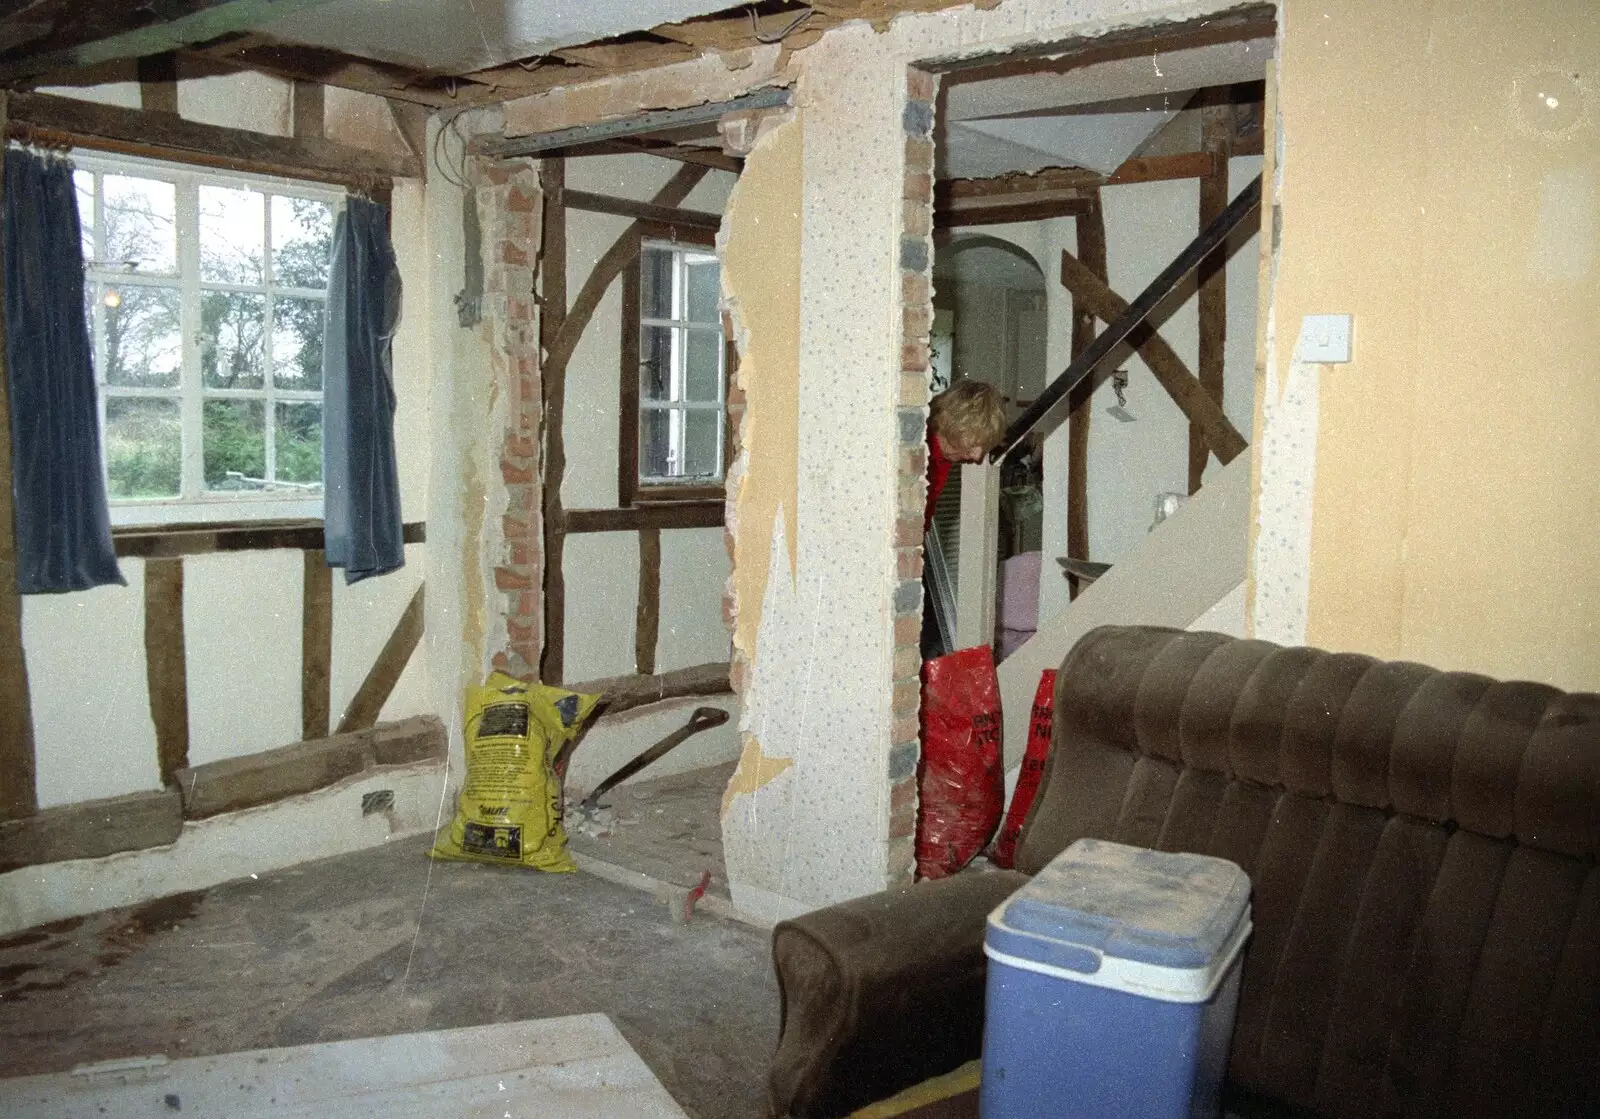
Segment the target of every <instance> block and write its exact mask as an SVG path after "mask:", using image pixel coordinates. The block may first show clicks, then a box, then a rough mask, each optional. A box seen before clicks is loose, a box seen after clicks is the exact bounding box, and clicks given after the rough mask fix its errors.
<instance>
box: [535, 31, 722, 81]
mask: <svg viewBox="0 0 1600 1119" xmlns="http://www.w3.org/2000/svg"><path fill="white" fill-rule="evenodd" d="M550 53H551V54H553V55H554V56H555V57H557V58H559V59H561V60H562V61H564V62H572V63H576V64H578V65H579V66H588V67H591V68H593V69H596V70H602V71H604V72H606V73H608V74H625V73H628V72H630V71H633V70H652V69H654V68H655V67H657V66H670V65H671V64H672V63H674V62H687V61H688V60H689V59H691V58H697V57H699V54H700V52H699V51H697V50H695V49H694V48H693V47H691V46H687V45H685V44H683V43H679V42H675V41H673V40H670V39H664V38H663V39H651V38H648V37H645V36H633V37H630V38H627V39H622V40H613V41H611V42H599V43H588V44H585V45H583V46H576V47H563V48H561V49H559V50H554V51H551V52H550Z"/></svg>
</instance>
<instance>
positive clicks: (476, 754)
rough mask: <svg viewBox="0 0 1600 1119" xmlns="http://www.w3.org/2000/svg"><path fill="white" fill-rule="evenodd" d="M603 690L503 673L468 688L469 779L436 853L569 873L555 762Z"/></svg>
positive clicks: (571, 866) (436, 843)
mask: <svg viewBox="0 0 1600 1119" xmlns="http://www.w3.org/2000/svg"><path fill="white" fill-rule="evenodd" d="M599 700H600V697H599V696H597V695H579V694H578V693H577V692H569V691H565V690H564V689H561V688H549V687H546V686H544V685H543V684H530V683H528V682H527V681H525V680H518V679H517V678H516V677H514V676H508V675H506V674H505V673H504V672H496V673H494V674H493V675H491V676H490V677H489V679H488V681H487V682H485V684H484V685H483V686H482V687H480V688H469V689H467V704H466V750H467V780H466V783H465V784H464V785H462V787H461V797H460V800H459V802H458V804H457V808H456V816H455V819H454V820H452V821H451V822H450V826H449V827H448V828H445V829H442V830H441V831H440V832H439V835H438V837H437V838H436V839H435V840H434V844H433V849H432V850H431V851H429V852H428V854H429V855H431V856H432V857H434V858H436V859H466V860H470V861H472V862H484V863H501V864H504V865H508V866H531V867H536V868H537V869H539V870H550V871H557V872H560V873H564V874H570V873H571V872H573V871H575V870H577V869H578V868H577V866H576V865H574V864H573V861H572V856H570V855H568V854H567V833H566V831H565V830H564V829H563V828H562V826H561V780H560V778H558V777H557V776H556V773H555V769H554V762H555V758H556V754H557V753H559V752H560V750H561V747H562V746H564V745H566V744H567V743H568V742H570V741H571V740H572V739H573V738H574V737H576V736H577V733H578V731H579V730H580V729H581V728H582V727H583V722H584V720H585V719H587V718H588V717H589V713H590V712H591V711H593V710H594V705H595V704H596V703H598V702H599Z"/></svg>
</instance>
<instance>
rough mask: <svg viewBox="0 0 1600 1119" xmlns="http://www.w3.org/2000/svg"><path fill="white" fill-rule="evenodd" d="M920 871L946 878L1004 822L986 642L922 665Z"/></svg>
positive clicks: (995, 692) (996, 701)
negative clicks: (1001, 821)
mask: <svg viewBox="0 0 1600 1119" xmlns="http://www.w3.org/2000/svg"><path fill="white" fill-rule="evenodd" d="M917 793H918V796H919V797H920V811H919V812H918V814H917V873H918V874H919V875H921V876H922V877H923V878H943V877H944V876H945V875H947V874H954V873H955V872H956V871H958V870H960V869H961V868H962V867H964V866H966V865H967V864H968V863H969V862H971V861H972V860H973V858H974V857H975V856H976V855H977V854H978V852H979V851H982V850H983V848H984V845H985V844H987V843H988V842H989V837H990V836H992V835H993V834H994V829H995V827H996V826H997V825H998V824H999V823H1000V811H1001V809H1002V808H1003V807H1004V805H1005V793H1006V787H1005V774H1004V772H1003V771H1002V769H1001V765H1000V682H999V680H998V679H997V678H996V677H995V672H994V651H993V650H992V649H990V648H989V646H987V645H978V646H975V647H973V648H971V649H961V650H959V651H958V652H954V653H950V654H949V655H948V656H943V657H938V658H936V659H934V660H931V661H928V662H926V663H925V664H924V665H923V666H922V760H921V763H920V764H919V766H918V771H917Z"/></svg>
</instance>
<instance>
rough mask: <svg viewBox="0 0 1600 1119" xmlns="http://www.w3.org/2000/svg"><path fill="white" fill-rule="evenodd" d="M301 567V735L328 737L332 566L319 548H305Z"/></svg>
mask: <svg viewBox="0 0 1600 1119" xmlns="http://www.w3.org/2000/svg"><path fill="white" fill-rule="evenodd" d="M302 568H303V570H302V573H301V583H302V589H301V598H300V601H301V608H300V737H301V738H326V737H327V736H328V727H329V725H330V721H331V719H332V715H331V713H330V711H329V708H330V706H331V704H332V702H333V701H332V698H331V696H332V690H331V688H332V681H333V569H332V568H330V567H329V566H328V554H327V553H326V552H324V551H322V550H321V549H320V548H317V549H309V550H307V551H306V553H305V555H304V557H303V562H302Z"/></svg>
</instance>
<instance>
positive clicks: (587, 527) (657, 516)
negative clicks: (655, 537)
mask: <svg viewBox="0 0 1600 1119" xmlns="http://www.w3.org/2000/svg"><path fill="white" fill-rule="evenodd" d="M725 512H726V511H725V510H724V508H723V503H722V502H720V501H652V502H647V503H646V504H643V505H635V506H633V507H632V508H629V509H568V510H567V512H566V518H565V523H564V525H563V527H564V528H565V530H566V532H567V534H568V535H569V536H570V535H573V534H576V533H583V532H635V531H638V530H639V529H647V528H650V529H663V528H716V527H718V526H719V525H721V524H722V521H723V518H724V516H725Z"/></svg>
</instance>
